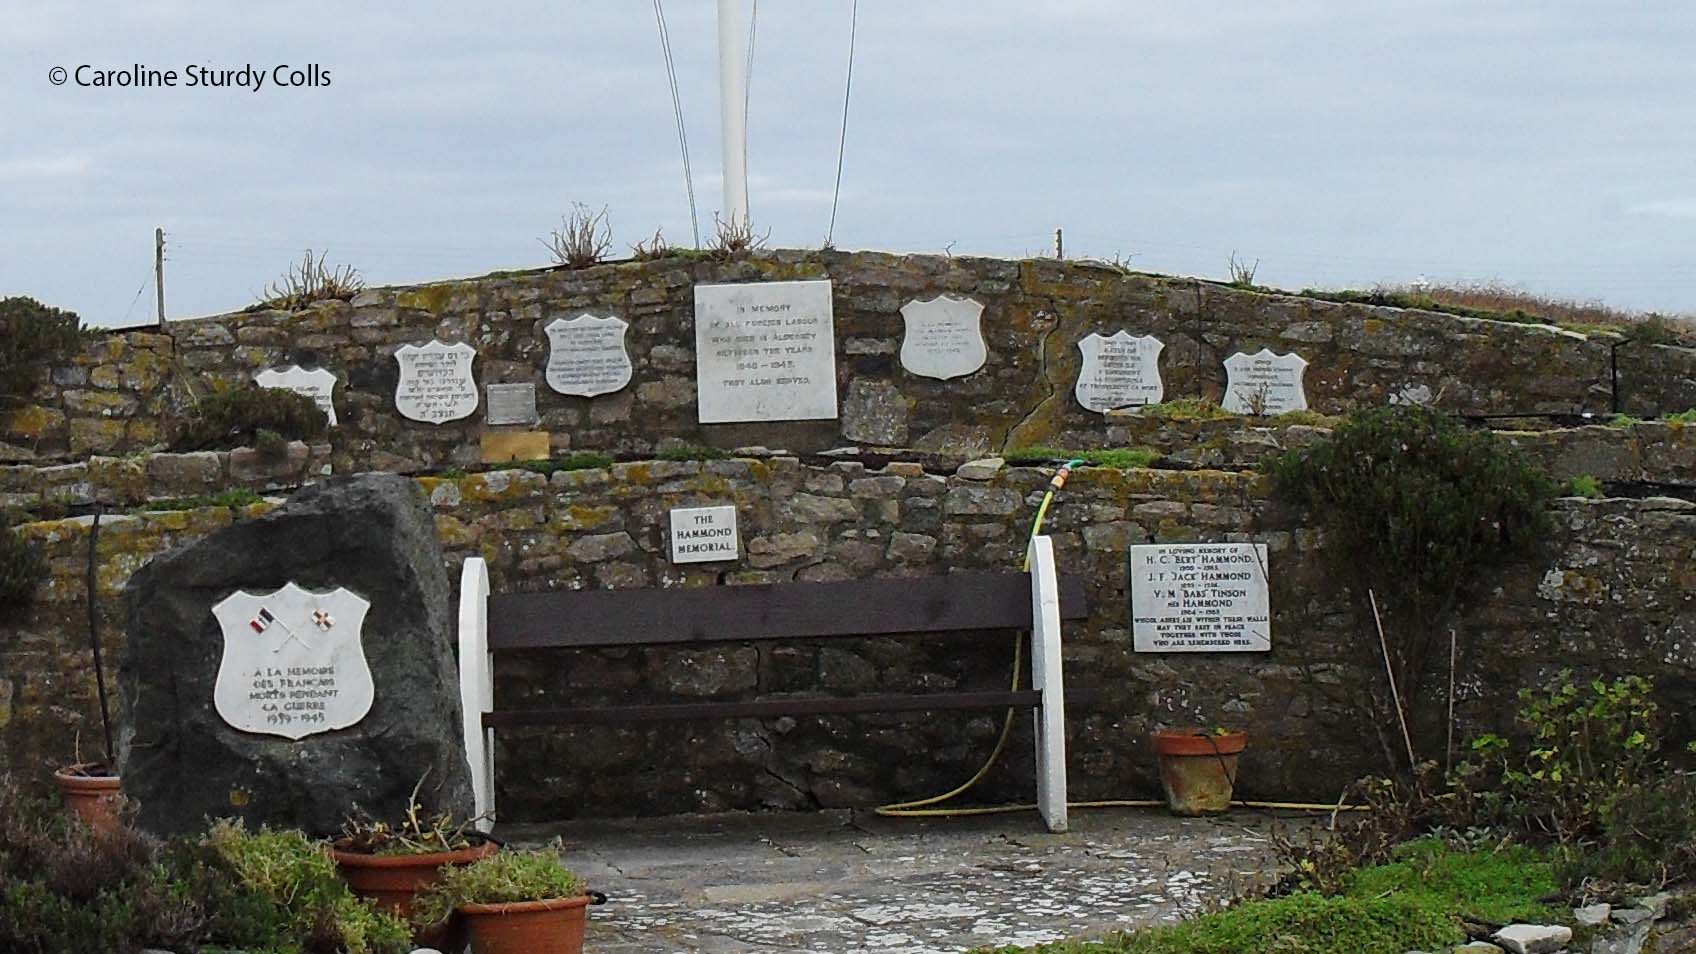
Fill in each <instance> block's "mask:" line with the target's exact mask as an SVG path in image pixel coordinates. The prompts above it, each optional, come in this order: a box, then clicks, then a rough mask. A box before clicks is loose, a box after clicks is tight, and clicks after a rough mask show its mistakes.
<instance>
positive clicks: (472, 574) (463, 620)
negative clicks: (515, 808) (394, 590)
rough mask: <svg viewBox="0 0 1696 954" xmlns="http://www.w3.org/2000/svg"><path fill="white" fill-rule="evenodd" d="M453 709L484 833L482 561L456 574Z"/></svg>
mask: <svg viewBox="0 0 1696 954" xmlns="http://www.w3.org/2000/svg"><path fill="white" fill-rule="evenodd" d="M459 706H460V709H461V711H462V713H463V716H464V719H465V760H466V762H467V763H468V764H469V765H470V767H471V793H472V804H473V805H474V806H475V811H476V813H477V815H478V817H479V819H480V820H479V821H478V822H477V828H478V829H479V830H481V831H485V832H486V831H488V830H489V829H490V828H492V827H494V811H495V730H494V729H485V728H483V713H485V712H489V711H492V710H493V709H494V707H495V660H494V656H492V655H490V653H489V568H488V565H487V564H485V563H484V562H483V558H482V557H469V558H467V559H466V561H465V569H464V570H462V571H460V574H459Z"/></svg>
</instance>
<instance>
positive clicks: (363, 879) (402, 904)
mask: <svg viewBox="0 0 1696 954" xmlns="http://www.w3.org/2000/svg"><path fill="white" fill-rule="evenodd" d="M498 850H500V849H499V846H498V845H496V844H495V843H494V842H492V841H485V842H483V843H481V844H477V845H472V846H471V847H469V848H461V849H459V850H457V851H437V852H432V853H430V854H424V855H373V854H366V853H364V852H359V851H342V850H341V849H338V848H331V849H330V854H331V855H333V856H334V857H335V859H336V867H338V868H339V869H341V873H342V880H343V881H346V882H347V886H348V887H349V888H352V889H353V893H354V894H357V895H359V896H360V897H362V898H370V899H371V900H372V901H373V902H374V903H375V904H376V905H377V906H378V907H380V908H382V909H384V910H385V911H390V912H393V913H394V914H398V915H400V916H401V917H403V918H409V917H410V916H411V915H412V898H413V896H414V895H416V894H417V893H418V892H420V891H423V890H424V889H425V888H428V887H431V886H432V885H434V884H436V882H438V881H440V880H442V873H441V871H442V868H443V866H445V865H456V866H457V865H468V864H470V863H472V862H473V861H476V860H477V859H479V858H485V857H488V856H489V855H492V854H494V853H495V852H496V851H498ZM415 940H416V941H417V942H418V943H419V944H420V945H422V946H424V947H434V948H436V949H437V950H441V951H447V952H453V951H460V950H464V948H465V938H464V932H463V931H461V930H460V925H459V924H457V923H456V922H455V920H454V919H449V921H448V923H447V924H444V925H441V926H439V927H434V928H428V929H425V930H423V931H420V932H419V933H418V936H417V937H416V938H415Z"/></svg>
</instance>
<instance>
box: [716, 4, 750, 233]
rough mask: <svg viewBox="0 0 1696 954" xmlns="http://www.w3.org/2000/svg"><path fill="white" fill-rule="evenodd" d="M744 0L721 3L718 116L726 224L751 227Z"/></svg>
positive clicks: (719, 6) (719, 12) (719, 5)
mask: <svg viewBox="0 0 1696 954" xmlns="http://www.w3.org/2000/svg"><path fill="white" fill-rule="evenodd" d="M742 28H743V21H742V0H718V115H719V132H720V135H721V136H722V138H723V144H722V146H723V151H724V221H725V223H726V224H728V225H732V226H746V225H747V224H748V153H747V142H748V131H747V118H746V115H745V113H744V109H745V108H746V104H747V99H746V95H747V94H746V91H747V83H748V76H747V64H746V63H744V62H743V59H742V44H743V37H742Z"/></svg>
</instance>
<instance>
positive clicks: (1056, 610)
mask: <svg viewBox="0 0 1696 954" xmlns="http://www.w3.org/2000/svg"><path fill="white" fill-rule="evenodd" d="M1030 565H1031V687H1032V688H1034V689H1036V690H1037V691H1038V692H1041V693H1042V705H1041V706H1040V707H1038V708H1037V710H1036V804H1037V811H1038V812H1040V813H1041V814H1042V820H1043V823H1044V824H1046V825H1047V826H1048V830H1049V831H1052V832H1062V831H1065V830H1066V685H1065V679H1064V677H1063V673H1062V671H1061V666H1060V578H1059V576H1058V575H1057V574H1056V573H1055V569H1054V541H1053V540H1051V539H1049V538H1048V537H1045V536H1039V537H1036V538H1034V539H1032V540H1031V547H1030Z"/></svg>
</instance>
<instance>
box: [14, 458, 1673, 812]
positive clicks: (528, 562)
mask: <svg viewBox="0 0 1696 954" xmlns="http://www.w3.org/2000/svg"><path fill="white" fill-rule="evenodd" d="M969 472H970V473H974V474H975V473H977V471H976V470H973V471H969ZM1049 475H1050V472H1049V471H1046V470H1042V469H1037V468H1005V469H1000V470H995V471H993V472H990V473H988V474H987V475H984V479H968V478H966V477H962V476H959V475H956V474H953V473H951V472H947V473H938V472H933V471H931V470H927V469H926V468H925V467H924V466H921V465H920V464H919V463H915V462H910V461H909V462H900V461H897V462H891V463H882V462H873V463H872V464H871V465H868V464H867V463H865V462H861V461H854V460H845V461H838V462H835V463H822V462H818V463H808V462H803V461H801V460H798V459H796V458H793V457H781V456H780V457H766V458H737V459H727V460H713V461H705V462H693V461H640V462H632V463H624V464H618V465H615V466H613V467H612V468H610V469H591V470H580V471H564V472H559V473H554V474H552V475H544V474H539V473H532V472H527V471H522V470H502V471H494V472H489V473H480V474H471V475H468V476H464V477H424V478H420V479H421V481H422V483H423V485H424V487H425V488H426V490H427V491H428V492H429V494H430V497H431V500H432V502H433V504H434V506H435V508H436V512H437V525H438V530H439V532H440V533H441V536H442V539H443V542H444V544H445V546H446V547H447V548H448V551H449V562H450V564H452V565H453V566H454V567H457V564H458V562H459V561H461V560H462V559H463V558H464V557H466V556H468V555H473V554H475V555H480V556H483V557H484V558H485V559H487V560H488V561H489V563H490V568H491V571H492V573H493V577H494V586H495V589H496V590H497V591H502V592H507V591H527V590H543V589H551V588H604V587H640V586H702V585H714V584H720V583H725V584H737V583H751V582H764V581H772V580H832V579H844V578H849V577H864V576H901V575H916V574H936V573H945V572H948V571H950V570H954V569H969V568H1007V567H1014V566H1016V565H1017V563H1018V560H1019V556H1020V554H1021V552H1022V544H1023V537H1024V534H1025V532H1026V529H1027V528H1028V525H1029V521H1030V520H1031V518H1032V516H1033V515H1034V510H1035V506H1036V504H1037V502H1038V501H1039V499H1040V497H1041V492H1042V490H1043V488H1044V487H1045V485H1046V483H1047V480H1048V477H1049ZM725 502H734V503H735V504H736V505H737V507H738V511H739V515H740V521H741V528H742V542H743V551H744V557H743V559H742V560H740V561H739V562H737V563H736V564H733V565H717V566H712V565H709V566H701V565H695V566H687V567H678V566H672V565H671V564H670V563H669V561H668V560H667V558H666V553H665V540H664V536H663V529H664V523H665V514H666V511H667V510H668V509H669V508H671V507H674V506H687V505H697V504H706V503H725ZM266 506H267V505H266V504H254V505H251V506H249V507H241V508H236V509H233V510H232V509H230V508H223V507H213V508H199V509H195V510H189V511H168V512H158V513H139V514H134V515H125V516H118V517H108V518H106V520H105V521H104V522H103V526H102V529H101V537H100V546H99V554H98V565H97V574H96V578H97V583H98V587H99V593H100V596H99V599H100V606H101V609H102V617H103V624H102V630H103V633H104V636H105V638H106V640H107V643H106V646H107V649H108V651H109V653H110V658H116V654H117V650H118V648H119V646H120V645H121V641H122V639H123V634H122V632H121V628H120V624H119V622H118V621H117V620H116V619H115V618H114V617H113V616H112V613H113V612H114V611H115V609H116V607H117V605H118V600H117V594H118V590H119V588H120V587H121V585H122V583H123V581H124V580H125V579H127V577H128V575H129V574H130V573H131V572H133V571H134V569H135V568H136V567H138V566H139V565H140V564H141V563H142V562H143V561H145V560H146V559H147V558H148V557H149V556H150V555H151V554H153V553H156V552H159V551H161V550H163V549H166V548H169V547H171V546H174V545H178V544H181V543H183V542H186V541H188V540H191V539H195V538H198V537H199V536H201V535H204V534H205V533H207V532H209V531H210V530H211V529H213V528H215V527H217V526H221V525H223V524H224V523H227V522H228V521H230V520H234V519H241V518H242V517H243V516H244V515H245V514H250V513H254V512H257V511H258V510H259V509H262V508H264V507H266ZM90 522H91V520H90V518H88V517H78V518H71V519H65V520H57V521H45V522H38V523H34V524H28V525H25V526H24V527H23V528H22V532H23V534H24V535H25V536H26V537H27V538H28V539H30V540H32V541H35V542H37V543H38V544H39V545H41V546H42V547H43V549H44V550H45V552H47V553H48V554H49V556H50V558H51V563H52V568H53V578H52V580H51V582H50V584H49V585H48V586H47V587H46V589H45V591H44V593H43V596H42V600H41V602H40V604H39V605H38V606H36V607H35V608H34V609H33V610H32V611H31V612H30V614H29V616H28V618H27V619H26V620H25V621H24V623H23V624H22V625H12V626H7V627H4V628H0V742H3V745H0V752H3V753H4V755H3V758H4V762H3V763H0V764H3V765H4V766H7V767H11V768H14V769H20V770H25V771H28V772H35V771H38V770H39V769H40V768H41V767H42V766H44V765H46V764H49V763H51V762H54V761H60V760H63V759H65V758H67V757H68V754H69V752H70V751H71V748H72V745H73V738H74V736H76V735H77V734H78V733H79V732H80V734H81V738H82V745H83V750H84V752H85V753H86V752H87V751H88V750H89V749H90V748H91V746H92V745H93V744H94V740H95V739H96V738H97V737H98V728H97V723H96V722H94V721H93V719H94V715H95V711H96V710H95V708H94V706H93V702H92V678H91V676H90V672H89V668H88V662H89V658H88V657H89V654H88V652H87V650H86V648H85V647H86V645H87V644H86V632H87V630H86V626H87V622H86V605H85V604H84V603H83V595H82V594H83V589H84V573H85V571H86V562H85V561H86V559H87V543H88V530H89V524H90ZM1555 522H1556V527H1555V530H1554V532H1553V533H1552V534H1551V536H1550V539H1548V540H1547V541H1546V543H1545V545H1544V546H1543V547H1542V549H1541V550H1539V551H1538V552H1537V553H1535V554H1532V555H1529V556H1527V557H1525V558H1524V559H1523V560H1521V561H1519V562H1517V563H1516V564H1514V565H1512V566H1510V567H1508V568H1506V569H1505V570H1503V571H1502V572H1500V573H1499V574H1497V575H1496V576H1495V577H1493V578H1492V579H1490V580H1488V581H1485V582H1484V584H1483V585H1481V586H1480V587H1479V591H1480V597H1479V599H1478V600H1476V602H1475V605H1476V607H1477V608H1476V609H1475V611H1473V612H1472V613H1471V614H1470V615H1469V616H1468V617H1467V618H1466V619H1465V620H1464V621H1463V623H1462V625H1461V627H1460V631H1461V633H1462V634H1463V638H1462V643H1463V646H1465V647H1466V648H1465V651H1464V653H1463V660H1462V679H1461V687H1462V692H1461V697H1462V703H1461V714H1462V717H1463V720H1464V722H1465V723H1466V727H1467V728H1474V727H1480V726H1489V727H1493V728H1503V727H1505V725H1504V723H1505V721H1506V718H1507V715H1508V713H1509V711H1510V709H1511V706H1510V705H1509V704H1508V703H1507V699H1508V698H1509V697H1510V695H1511V692H1512V691H1513V690H1514V689H1516V688H1517V687H1518V686H1520V685H1531V684H1537V683H1538V682H1540V681H1541V680H1543V679H1545V678H1547V677H1548V676H1549V674H1550V673H1552V672H1553V671H1554V670H1556V669H1558V668H1560V667H1563V666H1572V667H1575V668H1577V669H1579V670H1581V671H1582V672H1585V673H1595V674H1609V673H1624V672H1640V673H1652V674H1654V675H1656V676H1657V678H1658V679H1659V680H1660V682H1661V684H1662V687H1663V691H1664V692H1666V693H1667V694H1668V697H1669V700H1670V702H1671V703H1672V704H1671V706H1670V709H1671V711H1673V712H1675V713H1677V714H1678V717H1679V718H1681V719H1686V720H1687V719H1688V718H1689V716H1688V712H1689V711H1690V703H1691V702H1693V701H1696V602H1693V597H1696V570H1692V569H1691V568H1692V567H1696V561H1693V557H1696V504H1691V503H1688V502H1685V501H1681V500H1675V499H1670V498H1659V497H1655V498H1646V499H1610V500H1604V501H1584V500H1577V499H1568V500H1563V501H1562V502H1561V503H1560V504H1559V505H1558V506H1557V510H1556V521H1555ZM1305 523H1306V521H1305V520H1304V515H1303V514H1301V513H1299V512H1294V511H1291V510H1289V509H1287V508H1284V507H1281V506H1278V505H1276V504H1275V503H1273V502H1272V501H1270V500H1269V499H1268V498H1267V496H1266V494H1265V490H1264V487H1263V486H1262V482H1261V480H1260V478H1258V477H1257V476H1256V475H1254V474H1252V473H1234V472H1226V471H1218V470H1194V471H1172V470H1151V469H1138V470H1125V471H1122V470H1114V469H1107V468H1086V469H1084V470H1081V471H1080V472H1079V473H1078V474H1077V475H1076V476H1074V478H1073V480H1072V482H1071V483H1070V484H1069V485H1068V487H1067V489H1066V492H1065V494H1064V495H1063V497H1062V498H1061V499H1060V501H1059V503H1058V504H1057V506H1056V507H1055V508H1054V510H1053V512H1052V515H1051V517H1050V520H1049V524H1048V531H1049V532H1050V533H1051V534H1052V535H1053V537H1054V540H1055V544H1056V548H1057V552H1058V554H1059V557H1060V562H1061V566H1062V569H1063V571H1065V572H1075V573H1081V574H1083V575H1084V576H1085V578H1086V580H1087V583H1088V589H1089V595H1090V600H1091V608H1092V612H1091V618H1090V619H1089V620H1088V621H1087V622H1086V623H1083V624H1080V625H1078V626H1075V627H1072V628H1071V629H1070V630H1069V632H1068V634H1067V638H1068V642H1067V646H1066V654H1065V655H1066V665H1067V667H1068V680H1067V681H1068V684H1069V685H1070V686H1073V687H1076V688H1079V689H1083V688H1094V689H1103V690H1106V698H1105V699H1104V701H1102V702H1099V703H1096V704H1093V705H1091V706H1087V707H1079V708H1078V709H1076V710H1075V711H1073V712H1072V713H1071V734H1072V738H1071V778H1072V785H1073V792H1074V796H1075V797H1078V798H1109V797H1149V796H1152V795H1153V794H1154V793H1155V792H1156V787H1155V783H1154V780H1153V775H1152V760H1151V757H1150V755H1149V753H1148V752H1147V750H1146V746H1145V742H1144V739H1145V735H1146V732H1147V730H1148V729H1149V728H1151V727H1153V726H1154V725H1156V724H1183V723H1196V724H1232V725H1244V726H1248V727H1250V728H1251V731H1252V732H1253V735H1254V741H1253V743H1252V744H1251V748H1250V750H1249V754H1248V756H1247V757H1246V759H1245V762H1244V767H1243V772H1242V790H1243V792H1244V793H1245V794H1247V795H1249V796H1257V797H1266V798H1321V799H1329V798H1335V797H1336V794H1337V791H1338V790H1339V789H1340V787H1341V785H1342V784H1343V783H1344V782H1346V781H1347V780H1348V779H1350V778H1352V777H1353V776H1355V775H1356V774H1358V773H1360V772H1362V771H1366V770H1369V769H1371V768H1374V767H1375V765H1376V755H1375V749H1374V747H1373V746H1372V745H1371V744H1369V743H1367V742H1366V741H1365V740H1363V739H1362V737H1361V735H1360V732H1359V729H1360V727H1359V725H1358V724H1357V723H1356V721H1355V719H1354V717H1353V714H1352V712H1351V711H1350V710H1348V709H1347V708H1346V707H1345V706H1342V705H1341V704H1340V703H1339V702H1338V701H1336V699H1335V698H1334V697H1335V695H1336V689H1337V686H1338V685H1339V684H1340V682H1341V681H1343V680H1346V679H1348V678H1349V674H1350V672H1351V670H1350V668H1349V666H1350V665H1351V664H1350V663H1349V662H1348V661H1349V660H1351V659H1353V658H1355V657H1354V655H1353V652H1352V647H1353V646H1355V645H1356V643H1357V641H1358V640H1361V639H1364V638H1367V637H1368V635H1369V633H1368V630H1366V629H1365V627H1364V626H1363V624H1362V621H1361V619H1360V618H1359V617H1358V615H1357V612H1356V609H1355V606H1354V603H1353V602H1352V601H1351V599H1350V598H1349V596H1348V595H1347V594H1345V593H1342V592H1340V591H1339V590H1338V588H1337V584H1336V582H1335V579H1334V576H1333V574H1331V573H1330V572H1329V570H1328V568H1327V565H1326V563H1325V560H1324V558H1323V557H1324V553H1323V550H1324V541H1323V540H1322V539H1320V538H1319V536H1318V534H1316V533H1315V532H1313V531H1311V530H1308V529H1305ZM1231 540H1255V541H1261V542H1264V543H1266V544H1267V545H1268V548H1269V550H1270V553H1271V556H1270V562H1271V575H1272V581H1273V591H1272V608H1273V613H1274V620H1273V635H1274V642H1275V648H1274V650H1273V651H1272V652H1270V653H1242V654H1196V655H1189V654H1178V655H1137V654H1133V653H1132V652H1131V649H1130V636H1129V633H1128V631H1127V595H1126V572H1125V559H1126V548H1127V547H1128V546H1129V545H1131V544H1134V543H1142V542H1151V541H1231ZM1011 643H1012V637H1011V635H1010V634H1005V633H985V634H966V635H964V636H962V637H958V638H956V637H946V636H945V637H930V638H926V639H923V640H903V639H868V640H862V641H850V642H846V643H842V642H832V643H830V644H827V645H819V644H812V643H793V644H784V645H775V646H773V645H762V646H758V647H756V646H750V645H727V646H721V647H712V648H706V649H694V650H690V649H677V650H665V651H658V650H656V651H641V650H604V651H582V652H549V653H533V654H523V655H519V656H516V657H514V658H511V659H508V660H506V664H505V665H504V667H503V668H502V670H501V672H500V676H499V679H498V681H497V696H498V698H499V699H500V701H501V704H502V705H503V706H528V705H537V706H546V705H549V704H559V703H564V702H567V701H570V702H572V703H595V702H608V703H610V702H631V701H638V700H652V701H660V700H691V699H701V698H715V699H717V698H739V697H745V696H750V695H754V694H758V693H772V692H790V691H814V690H820V691H828V692H860V691H874V690H880V689H881V690H885V691H924V690H939V689H945V688H953V687H961V688H985V689H988V688H1000V687H1001V686H1002V685H1003V684H1004V682H1005V680H1006V679H1007V677H1008V663H1009V659H1010V652H1011ZM1437 704H1438V701H1437V700H1421V706H1422V708H1423V709H1424V710H1426V711H1433V710H1435V708H1436V706H1437ZM1026 721H1027V720H1020V728H1019V732H1018V735H1017V737H1016V738H1015V739H1014V741H1013V743H1012V744H1011V745H1010V747H1009V749H1008V754H1007V756H1006V757H1005V759H1004V764H1003V765H1002V766H1001V767H1000V768H999V769H998V770H997V771H996V772H995V773H993V774H992V776H991V777H990V779H989V780H988V782H987V783H986V785H985V786H984V787H983V789H982V790H981V792H980V793H979V794H980V797H981V798H983V799H987V800H991V801H1002V800H1026V799H1028V798H1029V797H1030V795H1031V790H1030V787H1031V782H1030V779H1031V777H1032V775H1031V772H1032V767H1031V755H1030V749H1031V743H1030V738H1029V734H1028V727H1027V726H1026V725H1025V722H1026ZM998 728H999V717H998V715H997V714H995V713H981V714H975V715H974V714H969V713H967V714H949V715H944V716H940V717H930V716H897V715H891V716H884V717H855V718H849V717H829V718H801V719H776V720H741V721H736V722H718V723H714V722H704V723H688V724H682V723H673V724H661V725H655V726H652V727H634V728H598V729H593V730H567V729H561V730H545V731H544V730H526V731H522V732H521V731H512V732H507V733H505V734H504V735H503V737H502V744H501V746H500V750H499V765H500V780H499V784H500V786H501V791H502V796H503V799H504V802H505V805H506V807H507V809H508V812H509V817H511V818H557V817H565V816H576V815H607V814H631V813H654V812H671V811H684V810H713V809H722V808H764V807H778V808H804V807H810V806H821V805H822V806H839V805H861V806H864V805H871V804H876V803H879V802H882V801H888V800H893V799H898V798H909V797H917V796H923V795H928V794H933V793H935V792H938V791H942V790H945V789H947V788H950V787H952V786H953V785H954V784H957V783H958V782H959V781H961V780H962V779H964V778H965V777H966V776H967V775H969V774H970V773H971V772H972V771H973V770H975V769H976V768H977V766H978V764H979V763H980V761H981V760H982V758H983V757H984V756H985V755H986V754H987V752H988V751H989V749H990V747H991V746H992V745H993V743H994V739H995V735H996V732H997V731H998ZM1680 729H1681V731H1683V732H1685V733H1686V734H1688V733H1689V731H1690V729H1691V727H1690V726H1689V725H1683V726H1681V727H1680Z"/></svg>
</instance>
